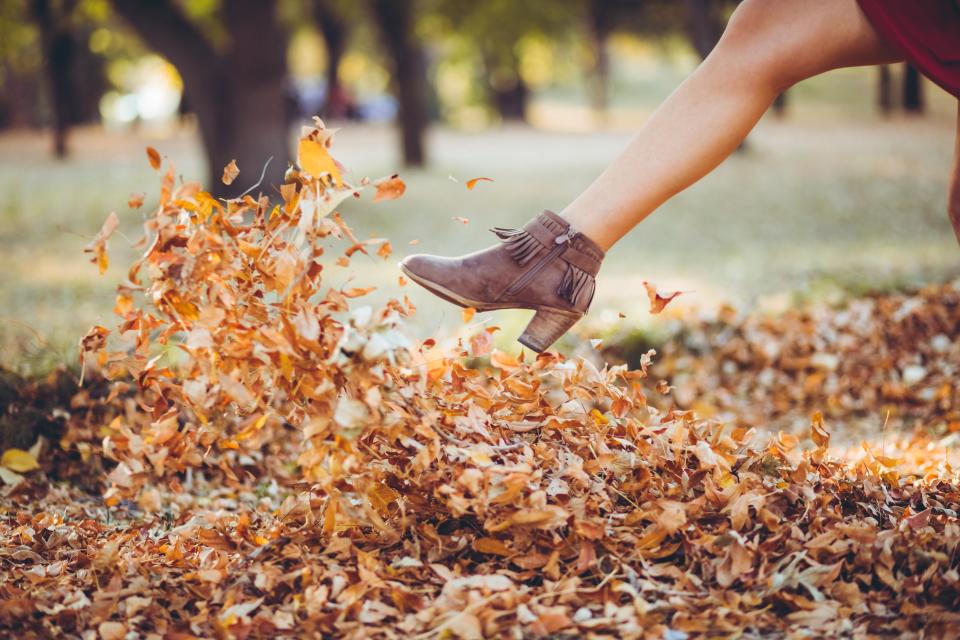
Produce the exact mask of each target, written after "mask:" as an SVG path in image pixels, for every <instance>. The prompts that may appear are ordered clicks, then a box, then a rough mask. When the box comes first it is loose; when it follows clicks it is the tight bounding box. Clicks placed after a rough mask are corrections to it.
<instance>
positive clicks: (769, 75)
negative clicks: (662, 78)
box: [563, 0, 900, 249]
mask: <svg viewBox="0 0 960 640" xmlns="http://www.w3.org/2000/svg"><path fill="white" fill-rule="evenodd" d="M899 59H900V57H899V55H898V54H897V53H896V52H895V51H894V50H893V49H892V48H890V47H889V46H888V45H887V44H886V43H885V42H883V41H882V40H881V39H880V37H879V36H878V35H877V34H876V33H875V32H874V30H873V28H872V27H871V26H870V24H869V22H867V19H866V17H865V16H864V15H863V14H862V13H861V11H860V8H859V6H858V5H857V2H856V0H745V1H744V2H743V3H742V4H741V5H740V6H739V7H738V8H737V9H736V11H735V12H734V14H733V17H732V18H731V19H730V23H729V24H728V25H727V28H726V31H725V32H724V34H723V37H722V38H721V39H720V42H719V43H718V44H717V46H716V47H715V48H714V50H713V52H712V53H711V54H710V55H709V56H708V57H707V58H706V60H704V61H703V63H702V64H701V65H700V66H699V67H698V68H697V69H696V71H694V72H693V73H692V74H691V75H690V77H688V78H687V79H686V80H685V81H684V82H683V83H682V84H681V85H680V86H679V87H678V88H677V89H676V91H674V92H673V94H672V95H671V96H670V97H669V98H668V99H667V100H666V101H665V102H664V103H663V104H662V105H661V106H660V108H659V109H657V111H656V112H655V113H654V114H653V116H652V117H651V118H650V120H649V121H648V122H647V123H646V124H645V125H644V127H643V128H642V129H641V130H640V131H639V133H638V134H637V135H636V136H635V137H634V139H633V140H632V141H631V142H630V144H629V146H627V148H626V149H625V150H624V151H623V152H622V153H621V154H620V156H619V157H618V158H617V159H616V160H615V161H614V162H613V164H611V165H610V166H609V167H607V169H606V170H605V171H604V172H603V173H602V174H601V175H600V177H598V178H597V179H596V180H595V181H594V182H593V184H591V185H590V186H589V187H588V188H587V190H586V191H584V192H583V193H582V194H581V195H580V196H579V197H578V198H577V199H576V200H574V202H573V203H571V204H570V205H569V206H568V207H567V208H566V209H564V211H563V216H564V217H565V218H566V219H567V220H569V221H570V223H571V224H572V225H573V227H574V228H575V229H577V230H579V231H581V232H583V233H584V234H586V235H587V237H589V238H591V239H592V240H594V241H595V242H596V243H597V244H599V245H600V246H601V247H602V248H604V249H609V248H610V247H611V246H612V245H613V244H614V243H615V242H616V241H617V240H619V239H620V238H621V237H623V235H624V234H626V233H627V232H628V231H630V230H631V229H632V228H633V227H634V226H636V225H637V224H638V223H639V222H640V221H641V220H643V219H644V218H645V217H647V216H648V215H649V214H650V213H651V212H653V211H654V210H655V209H656V208H657V207H659V206H660V205H661V204H663V203H664V202H665V201H666V200H667V199H669V198H670V197H672V196H673V195H674V194H676V193H678V192H679V191H682V190H683V189H685V188H687V187H688V186H690V185H691V184H693V183H694V182H696V181H697V180H699V179H700V178H702V177H703V176H704V175H706V174H707V173H709V172H710V171H712V170H713V169H714V168H715V167H716V166H717V165H718V164H720V163H721V162H722V161H723V160H724V159H725V158H726V157H727V156H728V155H729V154H730V153H732V152H733V151H734V149H736V148H737V146H738V145H739V144H740V143H741V141H743V139H744V138H745V137H746V135H747V133H749V132H750V130H751V129H752V128H753V126H754V125H755V124H756V123H757V121H758V120H759V119H760V117H761V116H762V115H763V114H764V112H766V110H767V108H768V107H769V106H770V103H771V102H773V99H774V98H775V97H776V96H777V95H778V94H779V93H780V92H781V91H783V90H784V89H786V88H787V87H789V86H791V85H793V84H795V83H796V82H799V81H800V80H803V79H805V78H809V77H811V76H814V75H817V74H819V73H822V72H824V71H828V70H830V69H836V68H838V67H851V66H858V65H867V64H880V63H889V62H895V61H897V60H899Z"/></svg>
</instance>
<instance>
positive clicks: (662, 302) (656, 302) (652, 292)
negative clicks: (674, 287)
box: [643, 280, 683, 314]
mask: <svg viewBox="0 0 960 640" xmlns="http://www.w3.org/2000/svg"><path fill="white" fill-rule="evenodd" d="M643 286H644V287H645V288H646V290H647V297H648V298H649V299H650V313H653V314H656V313H660V312H661V311H663V309H664V307H666V306H667V305H668V304H670V301H671V300H673V299H674V298H676V297H677V296H679V295H680V294H681V293H683V292H682V291H674V292H672V293H660V292H658V291H657V287H656V285H654V284H651V283H649V282H647V281H646V280H644V281H643Z"/></svg>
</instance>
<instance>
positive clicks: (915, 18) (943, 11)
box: [857, 0, 960, 98]
mask: <svg viewBox="0 0 960 640" xmlns="http://www.w3.org/2000/svg"><path fill="white" fill-rule="evenodd" d="M857 2H858V3H859V4H860V8H861V9H862V10H863V13H864V14H865V15H866V17H867V19H868V20H869V21H870V24H871V25H873V28H874V29H876V31H877V33H878V34H879V35H880V37H881V38H883V39H884V40H886V41H887V42H889V43H890V44H891V45H893V46H894V47H896V48H897V50H899V51H900V52H901V53H902V54H903V56H904V58H906V59H907V61H909V62H910V63H911V64H913V65H914V66H915V67H917V69H919V70H920V72H921V73H923V74H924V75H925V76H927V77H928V78H930V80H932V81H933V82H935V83H936V84H938V85H940V86H941V87H943V89H944V90H946V91H947V92H948V93H950V94H952V95H954V96H956V97H958V98H960V2H958V1H957V0H857Z"/></svg>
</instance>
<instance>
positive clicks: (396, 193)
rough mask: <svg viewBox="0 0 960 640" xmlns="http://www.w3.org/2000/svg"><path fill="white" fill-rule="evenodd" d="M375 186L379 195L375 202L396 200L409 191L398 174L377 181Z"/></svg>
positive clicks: (374, 198)
mask: <svg viewBox="0 0 960 640" xmlns="http://www.w3.org/2000/svg"><path fill="white" fill-rule="evenodd" d="M374 186H376V188H377V193H376V194H375V195H374V196H373V201H374V202H382V201H383V200H396V199H397V198H399V197H400V196H402V195H403V194H404V192H405V191H406V190H407V185H406V183H405V182H404V181H403V180H401V179H400V176H398V175H397V174H393V175H392V176H390V177H389V178H383V179H381V180H377V181H376V182H375V183H374Z"/></svg>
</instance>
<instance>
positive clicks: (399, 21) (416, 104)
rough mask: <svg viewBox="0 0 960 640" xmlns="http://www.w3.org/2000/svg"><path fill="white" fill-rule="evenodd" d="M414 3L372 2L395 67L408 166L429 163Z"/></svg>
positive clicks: (424, 79) (423, 70)
mask: <svg viewBox="0 0 960 640" xmlns="http://www.w3.org/2000/svg"><path fill="white" fill-rule="evenodd" d="M413 5H414V0H371V3H370V6H371V8H372V10H373V13H374V17H375V19H376V21H377V24H378V25H379V27H380V32H381V34H382V35H383V44H384V47H385V48H386V50H387V52H388V53H389V55H390V58H391V61H392V64H393V86H394V92H395V93H396V96H397V102H398V103H399V114H398V116H399V124H400V141H401V149H402V151H403V162H404V164H406V165H407V166H414V167H421V166H424V165H425V164H426V151H425V148H424V137H425V135H426V129H427V123H428V120H429V112H428V108H429V105H428V103H429V97H428V96H429V93H428V91H429V88H428V86H427V63H426V62H427V61H426V55H425V54H424V51H423V48H422V47H421V46H420V43H419V42H417V40H416V37H415V35H414V33H413V28H414V17H415V14H414V6H413Z"/></svg>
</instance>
